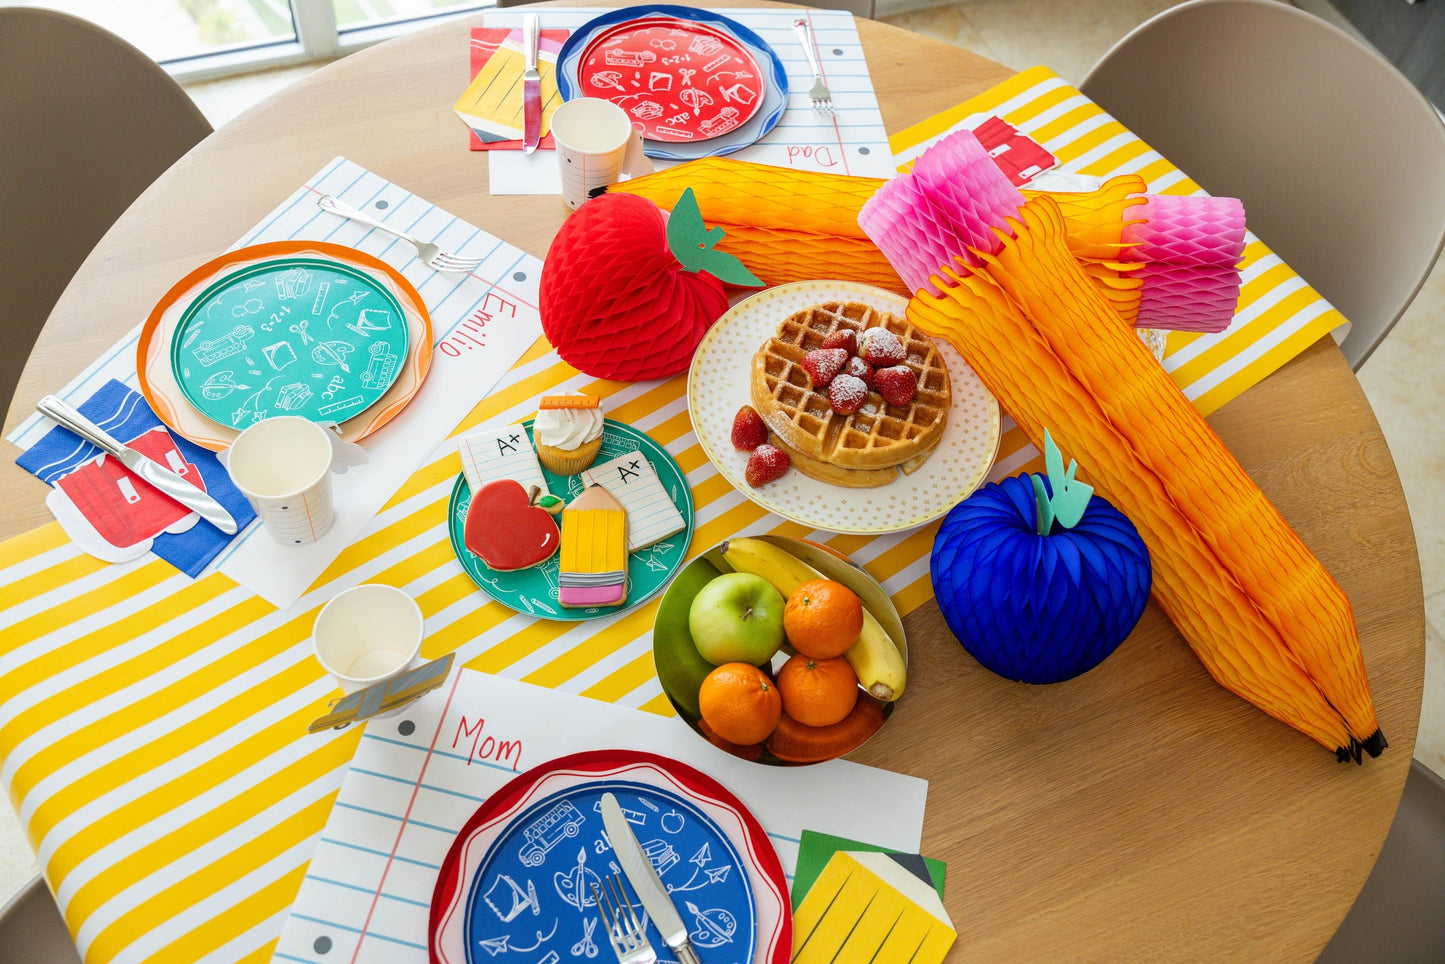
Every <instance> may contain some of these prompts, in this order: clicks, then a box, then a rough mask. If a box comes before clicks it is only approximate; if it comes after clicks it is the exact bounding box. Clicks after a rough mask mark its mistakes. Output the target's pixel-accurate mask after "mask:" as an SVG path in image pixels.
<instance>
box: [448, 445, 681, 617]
mask: <svg viewBox="0 0 1445 964" xmlns="http://www.w3.org/2000/svg"><path fill="white" fill-rule="evenodd" d="M522 427H523V428H525V429H526V430H527V437H528V440H529V441H530V440H531V437H532V419H527V421H525V422H523V423H522ZM628 452H640V453H642V455H643V457H645V458H646V459H647V461H648V462H650V463H652V468H653V471H655V472H656V473H657V478H658V481H659V482H661V483H662V488H663V490H664V491H665V492H666V493H667V495H668V498H670V499H671V500H672V504H673V505H675V506H677V511H678V512H679V513H681V515H682V520H683V522H684V523H685V527H684V528H683V530H682V531H681V532H679V533H677V534H676V535H672V536H668V537H666V538H664V539H662V540H661V541H660V542H655V543H653V544H652V545H650V546H648V547H647V548H645V549H641V550H639V551H637V552H634V553H632V554H631V555H630V556H628V559H627V601H626V602H624V603H623V604H622V605H620V606H598V607H592V608H589V609H564V608H563V607H562V606H560V605H558V603H557V573H558V570H559V569H560V566H561V563H560V553H553V554H552V558H550V559H548V560H547V561H546V562H544V563H542V564H541V565H540V566H533V567H531V568H530V569H515V570H512V571H510V572H498V571H497V570H495V569H493V568H491V567H490V566H488V565H487V564H486V563H485V562H483V561H482V560H481V558H480V557H479V556H477V555H476V554H475V553H473V552H472V551H471V550H470V549H468V548H467V547H466V542H465V531H466V523H467V509H468V508H469V507H470V506H471V504H472V489H471V486H470V485H468V484H467V477H466V475H465V474H463V475H460V476H458V477H457V484H456V485H455V486H454V487H453V488H452V497H451V501H450V502H449V503H448V505H447V530H448V533H449V535H450V536H451V543H452V552H454V553H456V556H457V561H458V562H460V563H461V564H462V568H463V569H464V570H466V573H467V575H468V576H470V577H471V579H472V582H474V583H476V584H477V588H478V589H480V590H481V591H482V592H484V593H486V594H487V595H488V596H491V597H492V598H493V599H495V600H496V601H497V602H499V603H501V604H502V605H503V606H506V607H507V608H508V609H513V610H516V611H517V612H519V613H526V614H527V615H529V616H536V617H538V618H541V619H555V620H559V621H566V622H578V621H581V620H587V619H601V618H602V617H604V616H615V615H617V614H618V613H625V612H627V611H628V610H630V609H635V608H636V607H638V606H640V605H642V604H643V603H645V602H646V601H647V600H649V599H651V598H652V597H653V596H655V595H657V593H658V592H659V591H661V590H662V588H663V587H664V586H666V585H667V584H668V583H669V582H670V581H671V580H672V577H673V576H675V575H677V572H678V570H680V569H681V568H682V564H683V557H684V556H685V555H687V547H688V544H689V543H690V542H691V541H692V530H693V525H694V517H693V506H692V490H691V489H689V488H688V486H687V477H686V476H684V475H683V473H682V469H680V468H679V467H678V465H677V463H676V462H674V461H673V459H672V456H671V455H668V454H667V450H666V449H664V448H663V447H662V446H661V445H658V444H657V443H656V442H654V441H653V440H652V437H651V436H650V435H648V434H647V433H646V432H639V431H638V430H637V429H635V428H633V427H632V426H631V425H626V424H624V423H622V422H615V421H613V420H612V419H610V418H609V419H607V420H605V421H604V422H603V426H602V450H601V451H600V452H598V453H597V460H596V461H595V462H593V463H592V464H593V466H594V467H595V466H600V465H603V464H604V463H606V462H608V461H610V460H612V459H615V458H617V457H618V456H619V455H626V454H627V453H628ZM542 475H543V477H544V478H545V479H546V480H547V489H548V491H550V492H551V493H552V494H553V495H556V496H561V497H562V498H564V499H566V500H567V501H568V502H570V501H572V500H573V499H575V498H576V497H577V496H579V495H581V494H582V489H583V483H582V477H581V476H580V475H555V474H553V473H551V472H548V471H547V469H546V468H545V467H544V468H543V469H542Z"/></svg>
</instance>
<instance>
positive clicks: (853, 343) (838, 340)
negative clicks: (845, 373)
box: [823, 328, 858, 355]
mask: <svg viewBox="0 0 1445 964" xmlns="http://www.w3.org/2000/svg"><path fill="white" fill-rule="evenodd" d="M823 347H824V348H841V349H843V350H844V351H846V352H847V353H848V354H850V355H856V354H858V335H857V333H856V332H854V331H853V329H852V328H839V329H838V330H837V331H835V332H833V333H832V334H831V335H829V336H828V337H827V338H824V339H823Z"/></svg>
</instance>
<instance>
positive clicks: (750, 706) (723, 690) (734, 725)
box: [697, 663, 783, 746]
mask: <svg viewBox="0 0 1445 964" xmlns="http://www.w3.org/2000/svg"><path fill="white" fill-rule="evenodd" d="M697 706H698V711H699V712H700V713H701V714H702V718H703V722H705V723H706V724H707V725H708V728H709V729H711V730H712V732H713V733H714V734H716V735H717V736H718V737H719V738H720V739H723V740H726V741H727V742H729V743H737V744H741V745H743V746H747V745H749V744H752V743H761V742H763V741H764V740H766V739H767V738H768V734H769V733H771V732H773V727H775V726H777V725H778V717H780V716H782V715H783V700H782V697H781V696H779V695H778V688H777V687H776V686H774V685H773V681H772V679H770V678H769V677H768V674H767V673H764V672H763V671H762V670H760V669H758V668H757V667H756V666H754V665H752V664H751V663H723V664H722V665H721V666H719V667H718V668H717V669H715V670H713V671H712V672H711V673H708V674H707V677H706V678H705V679H704V680H703V681H702V686H701V688H699V689H698V691H697Z"/></svg>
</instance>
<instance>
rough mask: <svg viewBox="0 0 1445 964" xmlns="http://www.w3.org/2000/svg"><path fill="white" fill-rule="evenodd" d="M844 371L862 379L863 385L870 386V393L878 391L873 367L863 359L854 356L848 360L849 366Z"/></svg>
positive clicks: (845, 366)
mask: <svg viewBox="0 0 1445 964" xmlns="http://www.w3.org/2000/svg"><path fill="white" fill-rule="evenodd" d="M843 371H844V372H845V373H846V374H849V375H852V376H853V377H854V378H861V379H862V380H863V384H864V385H867V386H868V391H870V392H871V391H875V390H876V386H877V384H878V383H877V381H876V380H875V379H874V376H873V366H872V365H870V364H868V363H867V362H865V361H864V360H863V359H861V358H859V357H858V356H857V355H854V356H853V357H852V358H850V359H848V364H846V365H844V366H843Z"/></svg>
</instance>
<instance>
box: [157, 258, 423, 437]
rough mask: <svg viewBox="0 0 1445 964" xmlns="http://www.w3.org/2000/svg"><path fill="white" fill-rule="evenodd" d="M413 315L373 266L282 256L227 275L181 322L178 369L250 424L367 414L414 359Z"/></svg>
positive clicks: (203, 409)
mask: <svg viewBox="0 0 1445 964" xmlns="http://www.w3.org/2000/svg"><path fill="white" fill-rule="evenodd" d="M406 354H407V321H406V315H405V313H404V312H403V311H402V307H401V304H400V303H399V302H398V301H397V300H396V297H395V296H394V295H393V294H392V293H391V292H390V291H388V290H386V289H385V288H384V287H382V286H381V285H380V284H378V283H377V281H376V279H374V278H372V277H371V276H370V275H368V274H366V273H365V272H362V271H358V270H357V269H355V268H352V267H350V266H349V265H345V264H342V263H340V262H337V261H328V260H325V259H321V258H306V257H279V258H272V259H269V260H266V261H262V262H260V263H258V264H253V265H251V266H249V267H247V268H243V269H241V270H240V271H236V272H233V273H231V274H228V275H226V276H225V277H223V278H220V279H219V280H217V281H216V283H215V284H213V285H211V286H210V287H209V288H207V289H206V290H205V291H204V292H202V293H201V295H200V296H199V297H198V298H196V299H195V300H194V301H193V302H192V303H191V305H190V307H189V308H187V309H186V312H185V314H184V315H182V316H181V319H180V320H179V321H178V322H177V323H176V334H175V338H174V341H173V342H172V348H171V368H172V370H173V371H174V372H175V377H176V382H177V384H178V385H180V388H181V392H182V394H184V395H185V397H186V400H187V401H189V402H190V403H191V404H192V405H194V406H195V407H196V410H197V411H199V412H200V413H201V414H203V415H205V416H206V417H207V418H209V419H211V420H213V421H215V422H219V423H220V424H222V425H229V426H230V427H231V428H235V429H243V428H245V427H246V426H248V425H251V424H253V423H255V422H259V421H261V420H262V419H265V418H268V417H271V416H275V415H297V416H300V417H301V418H306V419H310V420H311V421H313V422H336V423H337V424H340V423H342V422H345V421H346V420H347V419H349V418H351V417H353V416H355V415H360V414H361V413H362V412H364V411H366V410H367V409H368V408H370V407H371V406H372V405H373V404H375V403H376V402H377V401H378V400H379V399H380V398H381V396H382V395H385V394H386V391H387V389H389V388H391V385H392V383H393V382H395V381H396V379H397V376H398V375H399V374H400V373H401V370H402V366H403V365H404V364H405V362H406Z"/></svg>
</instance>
